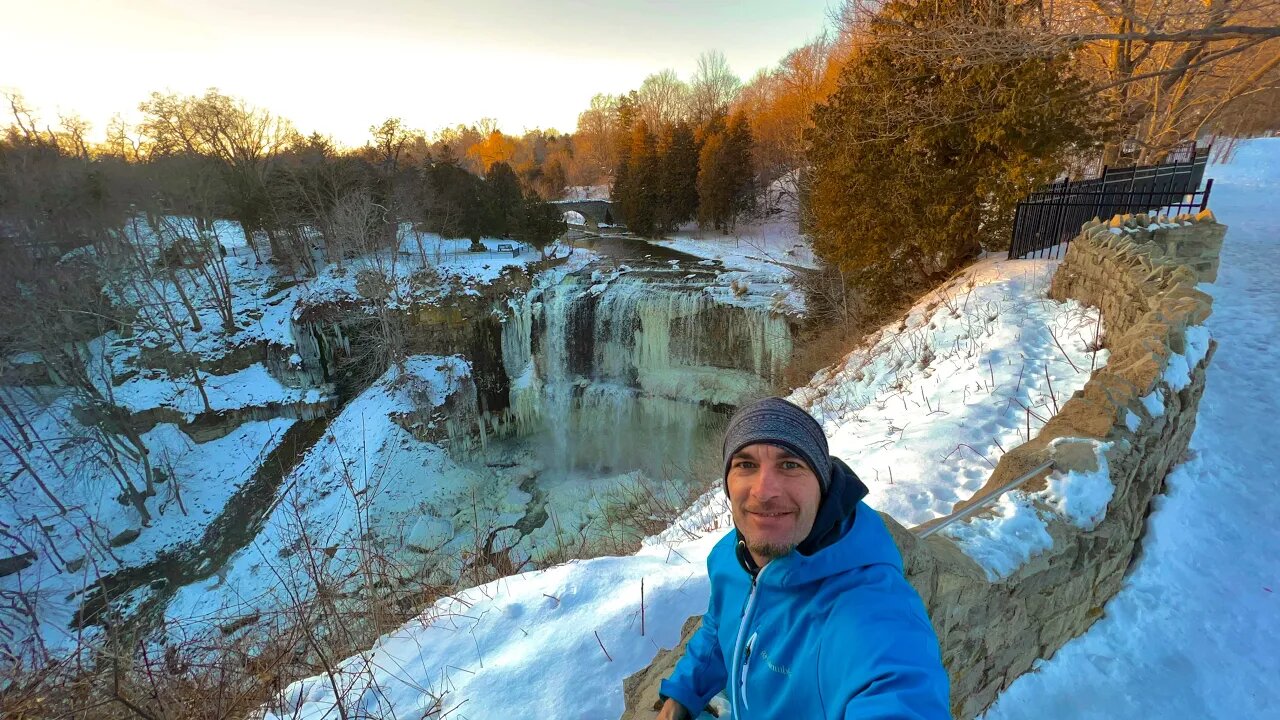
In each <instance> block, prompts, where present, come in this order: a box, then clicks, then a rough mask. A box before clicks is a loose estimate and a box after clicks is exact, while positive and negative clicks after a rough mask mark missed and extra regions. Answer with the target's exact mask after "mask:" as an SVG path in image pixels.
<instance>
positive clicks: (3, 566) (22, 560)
mask: <svg viewBox="0 0 1280 720" xmlns="http://www.w3.org/2000/svg"><path fill="white" fill-rule="evenodd" d="M35 561H36V554H35V553H33V552H24V553H22V554H21V555H10V556H9V557H4V558H0V577H5V576H6V575H12V574H14V573H16V572H19V571H21V570H24V569H26V567H27V566H28V565H30V564H31V563H33V562H35Z"/></svg>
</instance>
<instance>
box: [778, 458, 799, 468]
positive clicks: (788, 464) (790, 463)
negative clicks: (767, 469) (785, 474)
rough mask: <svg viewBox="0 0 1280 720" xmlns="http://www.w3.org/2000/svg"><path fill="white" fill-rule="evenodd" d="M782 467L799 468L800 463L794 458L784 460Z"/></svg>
mask: <svg viewBox="0 0 1280 720" xmlns="http://www.w3.org/2000/svg"><path fill="white" fill-rule="evenodd" d="M782 469H783V470H799V469H800V463H798V462H796V461H794V460H784V461H783V463H782Z"/></svg>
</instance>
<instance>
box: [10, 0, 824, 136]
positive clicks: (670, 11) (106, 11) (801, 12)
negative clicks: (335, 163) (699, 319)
mask: <svg viewBox="0 0 1280 720" xmlns="http://www.w3.org/2000/svg"><path fill="white" fill-rule="evenodd" d="M835 1H836V0H783V1H778V0H682V1H673V0H657V1H650V2H624V1H622V0H594V1H592V2H587V1H586V0H454V1H453V2H437V1H436V0H87V1H85V0H40V1H39V2H24V1H23V0H0V17H2V18H4V22H2V23H0V88H2V89H5V90H17V91H19V92H21V93H22V94H23V95H24V96H25V98H26V100H27V102H28V104H29V105H30V106H32V107H33V108H34V109H36V110H37V111H38V116H39V118H40V119H41V120H42V121H43V122H46V123H52V124H56V122H57V117H58V115H59V114H66V113H77V114H79V115H81V116H82V117H84V118H85V119H86V120H89V121H90V122H91V123H92V125H93V131H92V133H91V134H92V136H94V137H99V136H100V135H101V133H102V131H103V127H104V126H105V125H106V123H107V121H108V120H109V119H110V118H111V116H112V115H113V114H115V113H121V114H122V115H123V116H124V117H125V119H126V120H135V119H136V115H137V113H136V109H137V105H138V103H139V102H141V101H143V100H145V99H146V98H147V97H148V96H149V95H150V93H152V92H154V91H170V90H171V91H174V92H178V93H184V94H198V93H202V92H203V91H204V90H205V89H206V88H209V87H217V88H218V89H219V90H221V91H222V92H224V93H227V94H229V95H233V96H236V97H240V98H244V99H245V100H247V101H249V102H250V103H252V104H254V105H258V106H262V107H266V108H267V109H269V110H271V111H273V112H276V113H279V114H281V115H284V116H285V117H288V118H290V119H291V120H293V121H294V123H295V124H296V125H297V126H298V128H299V129H300V130H302V131H303V132H307V133H309V132H311V131H313V130H315V131H320V132H321V133H322V134H327V135H332V136H333V137H334V138H336V139H337V140H339V141H340V142H343V143H345V144H348V145H358V144H363V142H364V141H365V140H366V139H367V137H368V130H369V127H370V126H371V125H374V124H376V123H379V122H381V121H382V120H383V119H386V118H388V117H400V118H402V119H403V120H404V121H405V122H406V123H407V124H408V125H409V126H410V127H415V128H420V129H423V130H426V131H428V132H431V131H434V130H437V129H439V128H441V127H446V126H451V125H456V124H458V123H471V122H475V121H477V120H479V119H480V118H483V117H491V118H495V119H496V120H498V123H499V126H500V127H501V128H502V129H503V130H504V131H505V132H507V133H512V134H518V133H520V132H522V131H523V130H525V129H532V128H535V127H540V128H544V129H548V128H555V129H558V130H561V131H572V130H573V129H574V127H575V125H576V123H577V116H578V113H579V112H581V111H582V110H583V109H585V108H586V107H587V104H588V103H589V102H590V99H591V97H592V96H593V95H594V94H596V93H598V92H608V93H619V92H625V91H627V90H630V89H633V88H637V87H639V85H640V83H641V81H642V80H643V79H644V77H645V76H646V75H648V74H650V73H653V72H657V71H659V70H662V69H664V68H673V69H675V70H676V72H677V73H679V75H680V76H681V77H682V78H684V79H687V78H688V77H689V76H690V75H691V74H692V72H693V68H694V63H695V61H696V59H697V56H698V54H699V53H701V52H702V51H704V50H711V49H717V50H720V51H722V52H723V53H724V54H725V57H726V58H727V59H728V61H729V64H730V66H731V67H732V68H733V70H734V71H735V72H736V73H737V74H738V75H739V76H740V77H742V78H743V79H744V80H745V79H748V78H750V76H751V75H753V74H754V73H755V72H756V71H757V70H759V69H761V68H765V67H770V66H772V65H774V64H775V63H776V62H777V61H778V60H779V59H781V58H782V56H783V55H784V54H785V53H786V52H787V51H788V50H790V49H792V48H794V47H797V46H799V45H802V44H804V43H805V42H807V41H808V40H810V39H811V38H813V37H815V36H817V35H818V34H819V33H820V32H822V30H823V29H824V27H826V25H827V24H828V7H829V6H830V5H831V4H832V3H833V2H835ZM6 110H7V108H6Z"/></svg>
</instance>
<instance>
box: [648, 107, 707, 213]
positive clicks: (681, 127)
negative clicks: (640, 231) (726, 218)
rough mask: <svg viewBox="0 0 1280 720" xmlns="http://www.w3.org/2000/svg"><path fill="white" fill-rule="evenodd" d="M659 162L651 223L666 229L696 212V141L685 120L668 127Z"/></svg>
mask: <svg viewBox="0 0 1280 720" xmlns="http://www.w3.org/2000/svg"><path fill="white" fill-rule="evenodd" d="M659 164H660V169H661V170H660V173H659V175H660V193H659V194H660V196H661V197H660V201H659V203H658V206H657V208H655V224H656V225H657V229H658V230H659V232H670V231H672V230H675V229H676V228H677V227H678V226H679V225H680V223H682V222H686V221H688V220H692V219H693V218H694V217H696V213H697V212H698V145H697V143H696V141H695V140H694V137H693V129H692V128H691V127H689V124H688V123H686V122H685V121H683V120H681V121H680V122H678V123H676V124H675V125H672V126H670V127H669V128H668V130H667V133H666V140H665V142H664V143H663V148H662V156H661V159H660V161H659Z"/></svg>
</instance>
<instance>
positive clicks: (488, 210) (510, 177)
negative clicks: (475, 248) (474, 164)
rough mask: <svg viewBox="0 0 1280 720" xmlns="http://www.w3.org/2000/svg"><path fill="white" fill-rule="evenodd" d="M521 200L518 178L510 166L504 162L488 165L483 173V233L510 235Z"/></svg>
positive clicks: (497, 235)
mask: <svg viewBox="0 0 1280 720" xmlns="http://www.w3.org/2000/svg"><path fill="white" fill-rule="evenodd" d="M523 202H524V197H523V195H522V193H521V192H520V180H519V179H518V178H516V174H515V171H513V170H512V169H511V166H510V165H508V164H507V163H505V162H495V163H494V164H492V165H490V166H489V169H488V171H486V172H485V174H484V230H483V231H484V233H485V234H486V235H491V236H493V237H511V232H512V230H513V229H514V226H515V217H516V215H518V214H519V213H520V211H521V206H522V203H523Z"/></svg>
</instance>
